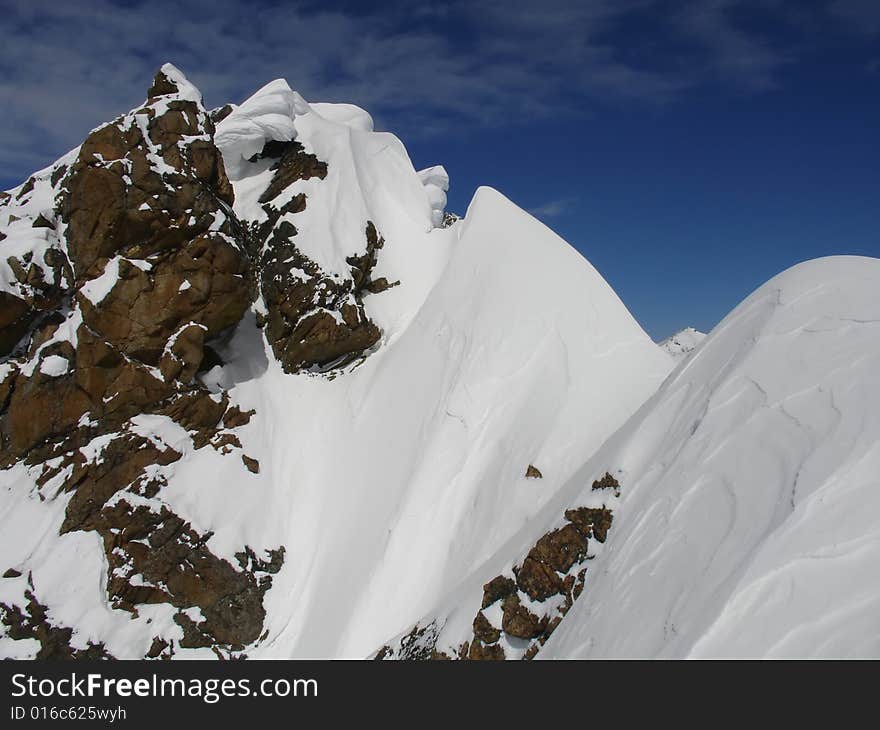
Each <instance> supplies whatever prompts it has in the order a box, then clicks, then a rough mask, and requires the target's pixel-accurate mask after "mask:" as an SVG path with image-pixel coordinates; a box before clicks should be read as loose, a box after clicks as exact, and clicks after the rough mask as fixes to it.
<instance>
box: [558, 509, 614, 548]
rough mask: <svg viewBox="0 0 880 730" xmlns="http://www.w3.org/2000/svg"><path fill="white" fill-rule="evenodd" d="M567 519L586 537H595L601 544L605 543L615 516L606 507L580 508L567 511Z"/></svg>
mask: <svg viewBox="0 0 880 730" xmlns="http://www.w3.org/2000/svg"><path fill="white" fill-rule="evenodd" d="M565 519H567V520H568V521H569V522H571V523H572V524H573V525H574V526H575V527H576V528H577V529H578V531H579V532H580V533H581V534H582V535H583V536H584V537H595V538H596V540H598V541H599V542H605V538H606V537H607V535H608V530H609V529H610V528H611V521H612V519H613V516H612V514H611V510H609V509H605V508H604V507H600V508H591V507H578V508H577V509H569V510H566V511H565Z"/></svg>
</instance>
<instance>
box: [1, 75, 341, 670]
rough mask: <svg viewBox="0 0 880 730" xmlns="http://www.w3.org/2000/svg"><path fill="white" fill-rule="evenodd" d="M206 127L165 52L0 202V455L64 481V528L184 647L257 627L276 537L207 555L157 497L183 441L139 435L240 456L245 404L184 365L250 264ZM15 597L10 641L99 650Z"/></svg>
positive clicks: (53, 650)
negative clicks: (180, 434)
mask: <svg viewBox="0 0 880 730" xmlns="http://www.w3.org/2000/svg"><path fill="white" fill-rule="evenodd" d="M213 135H214V122H213V121H212V119H211V117H210V115H209V114H208V113H207V112H206V111H205V109H204V107H203V106H202V104H201V99H200V97H199V95H198V93H197V92H196V91H195V90H194V89H193V87H192V86H191V85H190V84H189V83H188V82H187V81H186V79H185V78H184V77H183V76H182V74H180V72H179V71H177V70H176V69H174V68H173V67H171V66H165V67H163V69H162V70H161V71H160V72H159V73H158V74H157V75H156V78H155V79H154V82H153V85H152V86H151V88H150V90H149V92H148V98H147V100H146V102H145V104H144V105H143V106H142V107H141V108H139V109H137V110H135V111H132V112H130V113H128V114H126V115H124V116H122V117H120V118H119V119H117V120H114V121H113V122H111V123H109V124H106V125H104V126H103V127H100V128H99V129H97V130H95V131H94V132H92V134H90V135H89V137H88V138H87V139H86V140H85V142H84V143H83V145H82V146H81V147H80V148H79V149H78V150H76V151H74V152H73V153H71V155H68V157H67V158H65V159H64V160H62V161H60V162H59V163H58V164H56V165H55V166H54V167H53V168H51V169H49V170H47V171H44V173H41V174H40V175H39V176H35V177H32V178H30V179H29V180H28V181H27V182H26V183H25V184H24V185H23V186H22V187H21V188H20V189H19V190H17V191H14V195H10V194H4V197H3V199H2V200H0V223H2V224H3V226H4V230H3V231H2V234H0V235H2V236H3V238H2V240H0V246H2V247H3V248H4V249H5V252H4V253H6V254H7V255H5V256H4V259H5V263H6V267H7V268H6V269H4V273H5V277H4V281H5V282H6V285H5V287H4V289H3V290H2V291H0V305H2V306H0V353H2V354H5V355H7V356H8V357H7V358H6V361H5V362H3V363H2V365H0V466H2V467H4V468H8V467H11V466H14V465H15V464H18V463H24V464H26V465H28V466H29V467H31V468H33V469H36V470H37V471H36V475H37V476H36V486H37V489H39V490H40V498H41V499H43V498H45V497H44V494H43V492H44V491H45V492H46V493H47V494H49V495H57V494H59V493H60V494H69V501H68V502H67V508H66V513H65V518H64V520H63V523H62V525H61V533H62V534H64V533H69V532H75V531H85V532H95V533H97V534H98V535H99V536H100V538H101V541H102V544H103V546H104V552H105V555H106V559H107V568H108V571H107V574H108V575H107V585H106V589H107V598H108V601H109V603H110V605H111V606H113V607H114V608H117V609H120V610H126V611H129V612H132V613H133V614H135V615H136V614H137V612H138V607H139V606H143V605H147V604H156V603H168V604H171V605H172V606H174V607H175V608H177V609H179V610H180V612H181V613H180V614H179V617H178V618H179V620H177V619H176V620H177V622H178V624H180V625H183V624H185V625H186V628H185V631H184V638H183V639H182V640H180V646H181V647H183V648H186V647H187V646H196V645H199V646H211V647H215V648H216V647H222V648H224V649H225V650H227V652H231V651H241V650H243V649H244V648H245V647H246V646H247V645H248V644H251V643H252V642H254V641H255V640H257V639H258V637H259V636H260V634H261V632H262V624H263V619H264V616H265V611H264V609H263V605H262V599H263V594H264V593H265V591H266V590H267V589H268V587H269V586H270V585H271V577H270V573H273V572H277V570H278V569H280V567H281V561H282V560H283V548H280V549H279V551H278V552H277V554H276V555H275V557H274V558H273V560H272V561H270V562H268V563H266V564H265V565H264V564H263V563H262V562H261V561H260V560H258V559H256V558H254V560H248V561H245V564H243V565H240V566H239V567H235V566H233V565H232V564H231V563H230V562H228V561H227V560H224V559H222V558H219V557H217V556H216V555H214V554H213V553H212V552H211V550H210V549H209V547H208V546H207V544H206V543H207V541H208V539H209V538H210V536H211V535H210V533H209V534H201V533H199V532H198V531H197V530H195V529H194V528H193V527H192V526H191V525H190V524H189V523H188V522H187V521H186V520H184V519H182V518H181V517H179V516H177V515H176V514H174V513H173V512H172V511H171V510H169V509H168V508H167V506H165V505H163V504H162V500H161V491H162V489H163V487H164V486H165V478H164V477H163V476H162V475H161V471H162V469H163V468H164V467H167V466H168V465H170V464H173V463H174V462H175V461H177V460H178V459H179V458H180V456H181V454H180V453H179V452H178V451H176V450H175V449H174V448H173V447H171V446H170V445H168V444H166V443H163V442H162V441H161V439H157V438H155V437H153V438H149V437H145V436H143V435H141V434H139V433H138V432H137V431H138V428H137V420H138V419H140V418H144V417H149V418H153V419H160V420H164V421H166V422H169V423H173V424H176V426H177V427H180V428H182V429H184V431H185V432H187V433H188V434H189V436H190V439H191V442H192V445H193V447H194V448H203V447H205V446H208V445H211V446H213V447H214V448H215V449H217V450H218V451H220V453H232V452H236V451H237V452H238V453H241V452H240V448H241V444H240V442H239V440H238V438H237V437H236V436H235V435H234V432H233V431H232V429H234V428H236V427H238V426H241V425H244V424H245V423H247V421H248V420H249V418H250V416H251V415H252V414H253V412H249V413H247V414H245V413H243V412H242V411H241V409H240V408H238V407H237V406H235V405H232V404H230V402H229V398H228V397H227V396H226V395H225V394H220V396H219V397H218V396H216V395H212V394H210V393H209V392H208V391H207V390H206V388H205V386H204V385H202V384H201V382H200V381H199V380H198V379H197V377H196V376H197V373H198V372H199V370H200V368H201V366H202V363H203V362H204V361H205V358H206V348H207V351H208V352H210V345H209V343H210V342H211V341H212V340H214V339H216V338H217V337H218V336H220V335H222V334H224V333H225V332H227V331H228V330H230V328H233V327H235V326H237V325H238V324H239V322H240V320H241V319H242V316H243V314H244V312H245V311H246V310H247V309H248V307H249V306H250V304H251V302H252V300H253V298H254V296H255V295H256V289H257V283H258V279H259V277H258V276H257V275H256V271H255V269H254V266H253V263H252V261H251V258H250V252H249V249H248V244H249V243H250V239H249V236H248V232H247V226H246V225H245V224H243V223H242V222H241V221H239V220H237V218H236V216H235V214H234V213H233V211H232V204H233V202H234V196H233V189H232V186H231V185H230V183H229V179H228V178H227V176H226V172H225V169H224V163H223V157H222V155H221V153H220V151H219V149H218V148H217V147H216V145H215V144H214V142H213ZM290 169H291V168H290V166H289V165H288V166H287V167H285V166H282V168H281V169H280V170H279V176H280V178H279V182H278V183H277V185H278V186H281V187H282V188H283V186H284V185H285V184H286V181H287V180H288V177H285V175H289V170H290ZM325 170H326V168H325ZM285 171H288V172H285ZM4 208H5V210H3V209H4ZM279 245H281V242H280V239H279ZM264 280H265V278H264ZM241 458H242V459H243V460H244V463H245V464H246V465H247V467H248V469H250V470H251V471H256V470H258V469H259V466H258V465H257V463H256V461H255V460H253V459H250V457H248V456H247V455H245V454H243V453H242V454H241ZM243 550H244V552H243V553H242V554H243V555H244V554H252V552H251V551H250V549H249V548H247V546H243ZM267 566H268V567H267ZM24 599H25V600H23V603H22V605H4V606H3V607H2V611H3V622H4V624H5V626H6V627H7V633H8V634H9V635H10V636H11V637H12V638H28V637H29V638H37V639H38V640H39V641H40V642H41V645H42V647H43V648H42V649H41V652H40V655H41V656H47V657H50V656H52V657H54V656H60V655H65V656H68V655H69V656H71V657H78V656H89V657H91V656H100V655H103V653H102V652H103V650H102V649H99V648H96V649H95V650H94V651H92V650H90V651H88V652H85V653H83V652H81V651H74V650H72V649H71V650H69V651H68V649H65V648H64V647H65V646H66V645H67V643H68V639H69V632H70V631H71V629H69V628H66V629H64V628H58V627H54V626H51V625H50V624H48V623H47V622H46V618H45V615H46V608H45V607H44V606H42V604H40V603H39V602H38V601H37V599H36V597H35V596H34V594H33V593H30V594H25V595H24ZM193 611H198V612H200V620H198V621H196V620H194V619H193V618H192V617H191V616H192V615H193V614H192V612H193ZM64 631H66V632H68V633H67V634H65V636H66V637H67V638H66V639H65V636H62V635H61V634H62V633H63V632H64ZM59 632H61V633H59ZM59 637H60V638H59ZM157 642H158V643H157V644H156V646H159V645H161V646H162V647H163V648H162V649H159V650H158V651H157V652H156V655H158V654H160V653H162V652H163V651H165V650H166V649H167V650H168V651H167V652H166V654H167V653H168V652H171V653H173V648H174V647H173V645H174V642H173V641H166V640H165V639H162V638H161V637H157ZM68 648H69V647H68Z"/></svg>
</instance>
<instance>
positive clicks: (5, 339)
mask: <svg viewBox="0 0 880 730" xmlns="http://www.w3.org/2000/svg"><path fill="white" fill-rule="evenodd" d="M35 315H36V313H35V312H34V311H33V309H32V308H31V307H30V306H28V303H27V302H26V301H24V299H21V298H19V297H17V296H15V295H14V294H10V293H9V292H0V356H2V355H8V354H9V353H10V352H12V350H13V348H14V347H15V346H16V345H17V344H18V341H19V340H20V339H21V338H22V337H24V336H25V334H26V333H27V331H28V328H29V327H30V324H31V322H32V321H33V319H34V317H35Z"/></svg>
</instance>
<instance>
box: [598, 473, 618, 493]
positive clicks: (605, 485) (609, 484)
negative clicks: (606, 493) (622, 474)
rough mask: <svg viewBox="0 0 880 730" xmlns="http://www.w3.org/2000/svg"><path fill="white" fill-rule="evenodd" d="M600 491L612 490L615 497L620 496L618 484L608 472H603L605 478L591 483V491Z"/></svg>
mask: <svg viewBox="0 0 880 730" xmlns="http://www.w3.org/2000/svg"><path fill="white" fill-rule="evenodd" d="M601 489H613V490H614V493H615V494H616V495H620V482H618V481H617V480H616V479H615V478H614V477H613V476H611V474H610V473H609V472H607V471H606V472H605V476H603V477H602V478H601V479H597V480H596V481H594V482H593V491H594V492H595V491H598V490H601Z"/></svg>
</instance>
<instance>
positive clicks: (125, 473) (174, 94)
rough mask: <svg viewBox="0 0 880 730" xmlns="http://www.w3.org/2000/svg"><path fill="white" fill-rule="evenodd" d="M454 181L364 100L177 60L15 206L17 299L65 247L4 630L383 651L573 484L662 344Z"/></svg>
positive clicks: (13, 459) (3, 221)
mask: <svg viewBox="0 0 880 730" xmlns="http://www.w3.org/2000/svg"><path fill="white" fill-rule="evenodd" d="M44 178H45V180H44ZM49 178H51V179H49ZM448 185H449V180H448V175H447V174H446V171H445V170H444V169H443V168H442V166H435V167H433V168H429V169H427V170H423V171H421V172H417V171H416V170H415V169H414V168H413V165H412V163H411V161H410V159H409V156H408V155H407V153H406V150H405V148H404V147H403V145H402V144H401V143H400V141H399V140H398V139H397V138H396V137H394V136H393V135H391V134H389V133H383V132H375V131H373V125H372V121H371V120H370V118H369V115H368V114H367V113H366V112H364V111H363V110H359V109H358V108H357V107H353V106H351V105H328V104H309V103H307V102H306V101H305V100H304V99H302V97H301V96H300V95H298V94H297V93H296V92H294V91H293V90H291V89H290V87H289V85H288V84H287V83H286V82H284V81H274V82H272V83H270V84H268V85H266V86H264V87H263V88H262V89H260V90H259V91H258V92H257V93H256V94H254V95H253V96H251V97H250V98H249V99H247V100H246V101H244V102H243V103H242V104H240V105H238V106H235V107H233V106H231V105H228V106H226V107H221V108H218V109H216V110H214V111H212V112H208V111H207V110H206V109H205V107H204V106H203V105H202V102H201V96H200V95H199V94H198V92H197V90H195V89H194V87H193V86H192V85H191V84H190V82H188V81H187V80H186V79H185V77H184V76H183V74H182V73H181V72H180V71H178V70H177V69H175V68H173V67H170V66H166V67H163V69H162V70H161V71H160V72H159V74H157V77H156V79H155V80H154V83H153V86H152V87H151V88H150V91H149V93H148V98H147V101H146V102H145V104H144V106H143V107H141V108H139V109H135V110H133V111H132V112H130V113H129V114H127V115H124V116H123V117H121V118H120V119H119V120H114V121H113V122H111V123H109V124H107V125H104V126H102V127H101V128H99V129H98V130H95V132H93V133H92V134H91V135H90V136H89V138H88V139H87V140H86V141H85V142H84V144H83V146H82V147H81V148H78V149H77V150H75V151H74V152H73V153H71V155H70V156H69V159H67V158H66V159H65V160H63V161H59V162H58V163H56V165H54V166H52V168H50V169H49V170H47V171H44V173H41V174H40V175H39V176H37V177H35V178H34V180H33V181H32V182H30V183H28V184H26V185H25V186H22V188H21V189H19V190H15V191H12V194H10V195H7V196H5V198H4V199H3V200H2V201H0V205H2V206H5V210H3V211H0V226H2V227H3V231H4V235H7V234H6V233H5V231H7V230H9V231H10V234H9V236H8V243H9V244H10V245H14V246H16V249H15V250H16V252H17V253H19V254H20V255H21V257H22V261H23V262H24V263H23V264H22V265H21V267H20V269H16V270H15V271H11V272H10V273H9V276H8V277H7V278H11V279H14V280H15V282H16V284H15V287H17V288H16V289H15V292H18V293H13V292H10V294H9V295H10V296H14V297H18V295H19V294H22V296H24V294H25V293H27V292H29V291H30V290H29V289H27V288H26V287H27V286H30V285H29V284H27V282H28V281H29V279H28V276H29V274H28V270H27V267H26V266H25V264H27V263H28V261H29V260H31V259H32V258H33V252H31V251H30V249H28V250H24V249H27V246H28V245H29V244H28V243H27V242H28V241H36V242H43V243H40V244H39V246H40V248H39V250H38V251H37V253H39V254H40V256H41V257H44V258H45V259H46V261H47V262H51V261H55V262H56V264H57V266H56V269H57V271H58V274H57V277H56V279H55V280H53V282H54V283H53V284H52V286H53V287H55V288H54V289H52V291H53V292H54V293H55V294H56V295H57V298H56V299H51V300H48V301H46V302H43V300H40V301H39V302H37V303H38V304H39V306H41V307H43V309H41V310H40V311H39V312H34V313H31V314H29V317H28V318H26V319H21V318H15V319H14V321H12V322H10V323H4V324H9V326H10V328H13V329H14V331H13V329H10V332H11V335H10V337H9V338H7V339H10V340H11V344H10V347H9V349H8V350H7V352H8V355H7V356H6V357H5V359H4V362H3V363H2V370H0V402H2V404H3V406H2V408H3V410H2V412H0V446H2V451H0V456H2V459H0V463H2V465H3V467H5V468H4V469H3V470H0V485H2V487H3V491H2V495H3V498H2V499H3V510H2V512H0V514H2V525H0V527H2V528H3V529H0V555H2V556H3V558H4V560H5V561H6V563H7V565H5V566H0V568H3V569H4V570H6V572H7V573H8V575H9V577H8V578H5V579H3V580H0V601H2V603H3V604H4V605H5V606H7V607H9V608H8V610H6V611H5V613H4V614H3V619H4V622H5V625H6V626H7V627H8V628H9V629H10V631H12V632H13V633H14V634H15V635H17V636H21V635H28V634H27V632H28V631H30V630H31V629H28V628H27V627H29V626H30V627H32V631H33V637H35V638H31V639H28V640H20V641H17V640H13V639H5V640H4V641H3V643H2V647H0V650H2V653H3V654H4V655H6V656H13V655H14V656H30V655H34V654H39V653H42V654H41V655H42V656H45V655H46V652H51V651H61V652H62V653H65V655H69V656H104V655H112V656H119V657H143V656H149V657H159V656H171V655H174V656H204V657H213V656H214V655H215V654H214V651H213V649H216V650H218V651H221V652H223V653H224V654H225V655H235V656H238V655H240V654H242V653H246V654H247V655H248V656H255V657H259V656H277V657H291V656H327V657H330V656H364V655H366V654H367V653H369V652H370V651H371V650H373V649H374V648H375V647H376V646H377V645H378V644H379V643H380V642H381V641H382V640H384V639H385V638H386V637H387V636H389V635H392V634H394V633H396V632H399V631H401V630H403V629H404V628H405V627H406V626H407V625H409V624H410V623H411V622H412V621H414V620H415V619H416V618H418V616H420V615H422V614H423V613H424V611H426V610H427V609H428V608H429V607H430V606H431V605H433V604H434V603H435V602H436V601H437V600H439V599H440V598H441V597H442V596H443V595H445V594H446V593H447V592H448V591H449V590H450V589H451V588H452V587H454V586H455V585H457V584H458V582H459V581H460V580H461V578H462V577H463V576H465V575H467V574H469V573H470V572H471V571H472V570H473V568H474V567H475V566H477V565H479V564H480V563H481V562H482V561H483V560H484V559H485V558H486V556H488V555H491V554H493V553H494V552H496V551H497V550H499V549H500V548H501V547H502V546H503V545H504V543H505V542H506V541H507V540H508V539H509V538H510V537H511V536H512V535H514V534H515V533H516V531H517V530H519V529H520V528H521V526H522V525H523V524H524V523H527V522H528V521H529V520H530V519H531V518H532V516H533V515H534V514H535V513H536V512H537V511H538V510H540V508H541V506H542V505H543V504H545V503H546V502H547V501H548V500H550V499H552V498H553V495H554V494H555V491H556V489H557V488H558V487H559V485H560V484H562V483H563V482H564V480H565V479H566V478H567V477H568V476H569V475H570V474H571V472H572V470H573V469H574V468H576V467H577V465H578V464H579V463H580V461H581V460H582V454H583V453H585V452H592V451H594V450H595V449H596V448H598V447H599V446H600V445H601V444H602V442H603V441H604V440H605V439H606V438H607V437H608V436H609V435H610V434H611V433H612V432H613V431H614V429H615V428H616V427H618V426H619V425H620V424H622V423H623V422H624V421H625V420H626V418H627V417H628V416H629V415H630V414H631V413H633V412H634V411H635V410H636V409H637V408H638V406H639V405H640V403H642V402H643V401H644V399H645V398H646V397H648V396H649V395H650V393H652V392H653V391H654V389H655V388H656V387H657V385H658V384H659V383H660V382H661V381H662V379H663V378H664V377H665V376H666V375H667V374H668V372H669V370H670V368H671V362H670V360H669V358H668V357H667V356H665V355H664V354H663V353H662V352H661V351H660V350H659V349H658V348H657V347H656V346H655V345H654V344H653V343H652V342H651V341H650V340H649V339H648V337H647V336H646V335H645V333H644V332H643V331H642V329H641V328H640V327H639V325H638V324H637V323H636V321H635V320H634V319H633V318H632V316H631V315H630V313H629V312H628V311H627V309H626V307H625V306H624V305H623V303H622V302H621V301H620V299H619V298H618V297H617V296H616V295H615V293H614V292H613V291H612V290H611V288H610V287H609V286H608V284H607V283H606V282H605V281H604V280H603V279H602V278H601V276H600V275H599V274H598V273H597V272H596V270H595V269H594V268H593V267H592V266H591V265H590V264H589V263H588V262H587V261H585V260H584V259H583V257H581V256H580V254H578V253H577V252H576V251H574V249H572V248H571V247H570V246H569V245H568V244H566V243H565V242H564V241H563V240H562V239H560V238H559V237H558V236H556V235H555V234H554V233H553V232H552V231H550V230H549V229H548V228H546V227H545V226H544V225H543V224H541V223H540V222H538V221H537V220H535V219H534V218H532V217H531V216H530V215H528V214H527V213H525V212H523V211H522V210H520V209H519V208H517V207H516V206H515V205H514V204H513V203H511V202H510V201H509V200H508V199H507V198H505V197H504V196H503V195H501V194H500V193H498V192H497V191H494V190H492V189H489V188H480V189H479V190H478V191H477V193H476V194H475V196H474V199H473V201H472V203H471V205H470V207H469V209H468V212H467V215H466V216H465V218H464V219H463V220H459V221H457V222H455V223H453V224H452V225H450V226H448V227H442V226H440V225H438V224H441V223H442V218H443V208H444V205H445V191H446V190H447V188H448ZM38 205H39V206H50V208H54V209H57V210H58V211H60V212H59V214H58V215H57V216H54V215H53V216H51V217H50V219H49V220H48V221H47V222H48V224H49V227H48V228H46V229H45V230H46V231H48V232H47V233H45V234H42V233H39V232H40V231H42V230H44V229H43V228H41V227H40V226H41V225H42V224H39V225H36V227H35V226H34V223H35V222H36V221H37V218H38V213H37V212H36V206H38ZM22 206H30V207H33V208H34V211H33V214H32V215H31V214H30V213H29V215H30V218H29V219H28V220H27V221H26V222H24V223H19V221H17V220H11V221H10V219H11V218H13V216H12V215H7V213H8V212H11V211H12V210H15V211H19V210H20V209H21V208H22ZM30 207H29V208H28V211H30ZM16 215H17V213H16ZM9 226H17V227H16V228H15V230H14V231H13V230H11V229H10V228H9ZM19 228H20V229H21V233H22V236H21V237H18V234H17V232H18V229H19ZM33 231H36V232H37V233H36V234H34V233H32V232H33ZM12 233H16V236H15V237H13V235H11V234H12ZM25 233H27V235H25ZM6 243H7V241H2V240H0V246H3V245H5V244H6ZM44 244H45V245H44ZM35 245H36V244H35ZM19 249H21V250H19ZM44 249H45V252H44ZM49 249H51V251H53V252H54V253H49ZM35 250H36V249H35ZM47 266H49V263H47ZM48 270H52V269H51V267H49V269H48ZM42 276H44V277H45V276H46V275H45V274H42ZM30 277H31V279H30V280H33V281H36V282H39V281H40V279H39V276H38V274H36V273H34V274H31V275H30ZM22 282H24V283H22ZM34 301H37V300H36V299H35V300H34ZM22 302H23V304H22V305H21V306H23V307H29V306H31V305H30V304H29V302H28V301H25V300H24V299H22ZM27 311H28V312H30V311H31V310H27ZM13 326H14V327H13ZM58 404H60V406H59V405H58ZM530 464H534V465H536V466H537V467H539V468H540V472H541V473H542V474H543V478H542V479H541V480H539V481H540V484H539V485H536V484H535V481H536V480H533V479H526V478H525V476H524V475H525V472H526V471H527V467H528V466H529V465H530ZM169 526H173V529H171V527H169ZM147 546H149V547H147ZM193 551H195V552H193ZM182 556H183V557H184V558H186V556H195V557H194V558H192V559H190V558H186V559H185V560H183V562H181V560H182ZM229 596H234V597H235V599H234V600H231V599H230V598H229ZM34 607H43V608H42V609H38V608H34ZM34 611H36V613H34ZM41 611H42V613H41ZM40 617H42V618H40ZM47 617H49V618H47ZM37 624H39V626H37ZM67 628H69V629H71V630H72V635H71V637H70V639H69V642H61V643H60V644H51V645H50V646H49V647H48V648H47V646H45V645H43V644H42V643H41V642H40V641H39V639H38V638H36V637H38V636H46V635H50V634H52V632H53V631H55V632H62V633H63V632H64V631H65V630H66V629H67ZM46 632H48V634H47V633H46Z"/></svg>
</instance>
